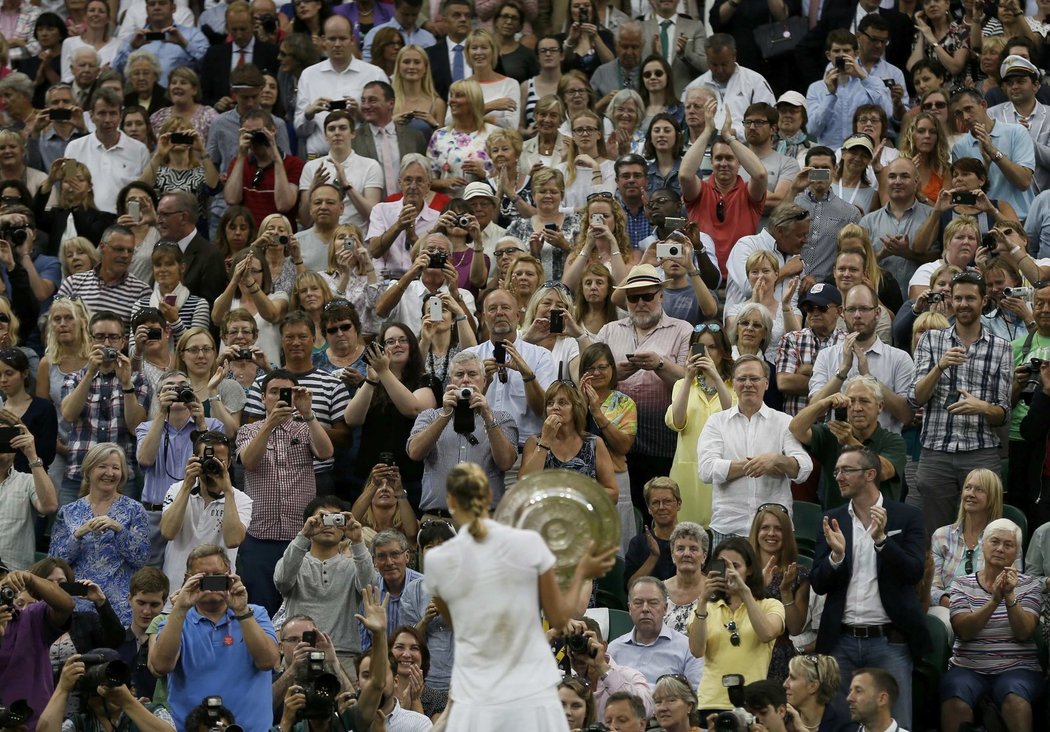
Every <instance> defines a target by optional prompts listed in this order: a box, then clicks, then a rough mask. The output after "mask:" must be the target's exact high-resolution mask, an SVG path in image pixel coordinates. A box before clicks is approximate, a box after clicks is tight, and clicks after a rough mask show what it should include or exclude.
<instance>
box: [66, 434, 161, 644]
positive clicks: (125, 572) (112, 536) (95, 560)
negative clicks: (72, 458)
mask: <svg viewBox="0 0 1050 732" xmlns="http://www.w3.org/2000/svg"><path fill="white" fill-rule="evenodd" d="M81 470H82V472H83V476H84V477H83V482H82V484H81V489H80V495H81V498H80V500H78V501H75V502H74V503H72V504H70V505H68V506H63V507H62V508H61V509H60V510H59V513H58V517H57V519H56V520H55V525H54V528H53V529H52V530H51V549H50V553H51V554H53V555H54V556H56V557H61V558H62V559H65V560H66V561H68V562H69V563H70V565H71V566H72V567H73V570H74V572H76V574H77V575H79V576H80V577H82V578H83V579H90V580H92V581H93V582H95V583H96V584H98V585H99V586H100V587H101V588H102V590H103V592H105V593H106V597H107V598H108V599H109V600H110V601H111V603H112V604H113V608H114V610H115V611H116V613H117V617H118V618H120V621H121V623H123V624H125V625H127V624H128V623H129V622H131V605H130V602H129V599H128V597H129V595H128V589H129V587H130V583H131V575H132V574H134V573H135V571H137V570H138V569H140V568H141V567H142V566H143V565H145V564H146V560H147V559H148V558H149V528H148V523H147V519H146V511H145V509H144V508H143V507H142V504H141V503H139V502H138V501H136V500H134V499H132V498H129V497H127V496H125V495H121V493H120V491H121V489H123V488H124V486H125V485H126V483H127V481H128V479H129V477H131V476H130V475H129V470H128V464H127V459H126V458H125V456H124V450H123V449H121V447H120V446H119V445H117V444H116V443H113V442H101V443H98V444H96V445H95V446H94V447H92V448H91V449H90V450H89V451H88V452H87V455H85V457H84V462H83V465H82V466H81Z"/></svg>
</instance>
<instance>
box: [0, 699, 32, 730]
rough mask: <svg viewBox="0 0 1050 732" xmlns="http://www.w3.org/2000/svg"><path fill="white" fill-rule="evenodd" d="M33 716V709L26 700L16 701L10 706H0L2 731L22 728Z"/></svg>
mask: <svg viewBox="0 0 1050 732" xmlns="http://www.w3.org/2000/svg"><path fill="white" fill-rule="evenodd" d="M32 716H33V709H32V707H30V706H29V704H27V703H26V700H25V699H15V700H14V701H13V702H11V703H10V704H9V705H8V706H4V705H3V704H0V729H15V728H17V727H21V726H22V725H24V724H25V723H26V722H28V721H29V719H30V717H32Z"/></svg>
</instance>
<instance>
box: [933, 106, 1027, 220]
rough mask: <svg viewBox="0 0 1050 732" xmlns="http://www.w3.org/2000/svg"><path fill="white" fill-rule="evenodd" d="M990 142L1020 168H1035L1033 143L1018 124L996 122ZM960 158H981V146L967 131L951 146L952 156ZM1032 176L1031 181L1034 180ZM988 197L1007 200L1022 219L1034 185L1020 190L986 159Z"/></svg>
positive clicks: (995, 165)
mask: <svg viewBox="0 0 1050 732" xmlns="http://www.w3.org/2000/svg"><path fill="white" fill-rule="evenodd" d="M989 136H990V137H991V138H992V145H993V146H994V147H995V149H996V150H999V151H1000V152H1001V153H1002V154H1003V159H1004V160H1011V161H1013V162H1014V163H1016V164H1017V165H1020V166H1021V167H1022V168H1028V169H1029V170H1032V171H1034V170H1035V143H1033V142H1032V138H1031V136H1030V135H1029V134H1028V130H1026V129H1025V128H1024V127H1022V126H1021V125H1014V124H1009V123H1007V122H996V123H995V127H993V128H992V131H991V132H990V133H989ZM959 158H977V159H978V160H981V159H982V158H981V146H980V144H979V143H978V142H977V139H976V138H975V137H974V136H973V135H970V134H966V135H962V136H961V137H960V138H959V139H958V141H956V143H955V144H954V145H953V146H952V160H953V161H954V160H958V159H959ZM1034 182H1035V181H1034V179H1033V183H1034ZM987 194H988V198H994V199H997V200H1000V201H1006V202H1007V203H1009V204H1010V205H1011V206H1013V207H1014V210H1015V211H1017V218H1019V219H1020V220H1021V221H1024V220H1025V217H1026V216H1027V215H1028V208H1029V206H1031V205H1032V201H1034V200H1035V186H1034V185H1030V186H1028V187H1027V188H1025V189H1024V190H1023V191H1022V190H1018V189H1017V187H1016V186H1014V184H1013V183H1011V182H1010V181H1008V180H1007V179H1006V176H1005V175H1003V171H1002V170H1001V169H1000V168H999V166H998V165H997V164H996V162H995V161H994V160H990V161H989V162H988V190H987Z"/></svg>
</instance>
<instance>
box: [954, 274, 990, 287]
mask: <svg viewBox="0 0 1050 732" xmlns="http://www.w3.org/2000/svg"><path fill="white" fill-rule="evenodd" d="M952 282H962V283H963V284H971V285H976V284H979V283H981V282H984V277H982V276H981V273H980V272H960V273H959V274H957V275H955V276H954V277H952Z"/></svg>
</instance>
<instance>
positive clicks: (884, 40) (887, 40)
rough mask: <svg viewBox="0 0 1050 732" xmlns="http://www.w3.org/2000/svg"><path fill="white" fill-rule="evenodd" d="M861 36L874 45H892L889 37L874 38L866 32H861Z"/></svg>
mask: <svg viewBox="0 0 1050 732" xmlns="http://www.w3.org/2000/svg"><path fill="white" fill-rule="evenodd" d="M860 34H861V35H862V36H864V37H865V38H867V39H868V40H869V41H870V42H872V43H874V44H875V45H876V46H888V45H890V38H889V36H887V37H885V38H879V37H878V36H873V35H871V34H870V33H868V32H866V31H861V32H860Z"/></svg>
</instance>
